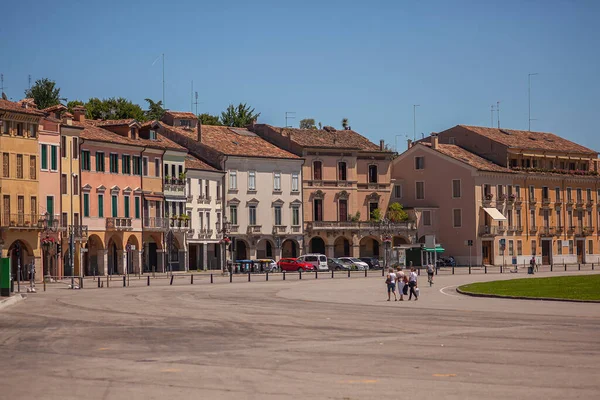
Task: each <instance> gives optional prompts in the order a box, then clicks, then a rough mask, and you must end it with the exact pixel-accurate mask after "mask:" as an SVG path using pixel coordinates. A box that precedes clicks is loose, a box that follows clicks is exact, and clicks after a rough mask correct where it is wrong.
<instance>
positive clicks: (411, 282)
mask: <svg viewBox="0 0 600 400" xmlns="http://www.w3.org/2000/svg"><path fill="white" fill-rule="evenodd" d="M408 287H409V289H410V295H409V296H408V301H411V300H412V297H413V294H414V295H415V301H417V300H419V295H418V294H417V292H416V291H415V288H416V287H417V273H416V272H415V268H414V267H413V268H411V269H410V274H409V275H408Z"/></svg>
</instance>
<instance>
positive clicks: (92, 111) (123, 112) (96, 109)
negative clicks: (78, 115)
mask: <svg viewBox="0 0 600 400" xmlns="http://www.w3.org/2000/svg"><path fill="white" fill-rule="evenodd" d="M85 114H86V117H87V118H89V119H127V118H133V119H136V120H138V121H146V116H145V115H144V111H143V110H142V107H140V106H139V105H137V104H133V103H132V102H131V101H129V100H127V99H125V98H123V97H119V98H115V97H111V98H109V99H102V100H100V99H98V98H97V97H92V98H91V99H89V100H88V102H87V103H86V104H85Z"/></svg>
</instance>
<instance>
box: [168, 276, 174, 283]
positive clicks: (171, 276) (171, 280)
mask: <svg viewBox="0 0 600 400" xmlns="http://www.w3.org/2000/svg"><path fill="white" fill-rule="evenodd" d="M173 278H175V276H174V275H171V283H169V285H172V284H173Z"/></svg>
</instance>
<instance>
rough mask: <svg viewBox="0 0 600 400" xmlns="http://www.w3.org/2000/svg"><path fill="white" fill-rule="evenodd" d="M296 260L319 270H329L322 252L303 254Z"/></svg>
mask: <svg viewBox="0 0 600 400" xmlns="http://www.w3.org/2000/svg"><path fill="white" fill-rule="evenodd" d="M298 261H303V262H306V263H309V264H312V265H314V266H315V268H316V269H317V270H319V271H329V267H328V266H327V257H325V255H323V254H304V255H303V256H300V257H298Z"/></svg>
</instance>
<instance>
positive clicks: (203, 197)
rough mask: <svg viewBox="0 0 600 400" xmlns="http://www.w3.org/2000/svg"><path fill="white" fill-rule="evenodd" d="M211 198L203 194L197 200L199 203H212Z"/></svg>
mask: <svg viewBox="0 0 600 400" xmlns="http://www.w3.org/2000/svg"><path fill="white" fill-rule="evenodd" d="M210 200H211V197H210V196H206V195H203V194H201V195H199V196H198V197H197V198H196V202H197V203H198V204H210Z"/></svg>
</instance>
